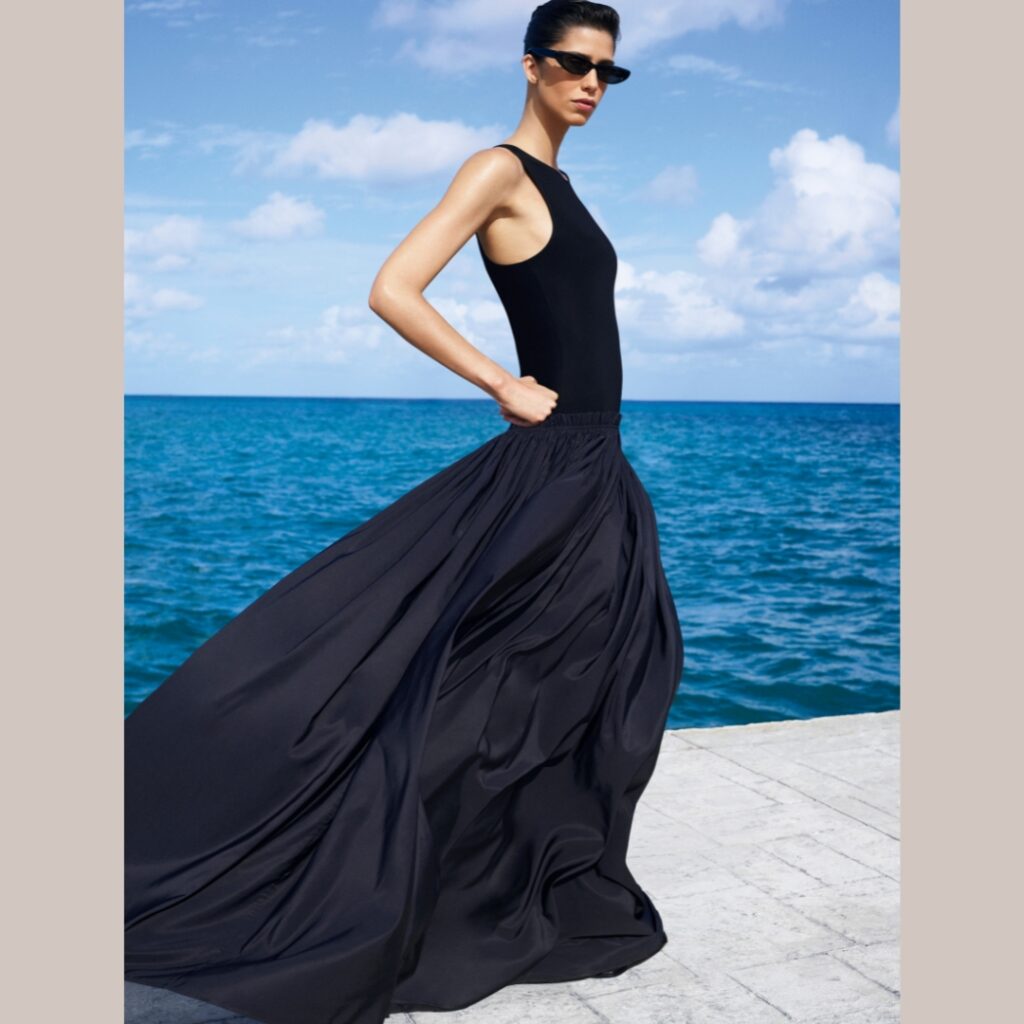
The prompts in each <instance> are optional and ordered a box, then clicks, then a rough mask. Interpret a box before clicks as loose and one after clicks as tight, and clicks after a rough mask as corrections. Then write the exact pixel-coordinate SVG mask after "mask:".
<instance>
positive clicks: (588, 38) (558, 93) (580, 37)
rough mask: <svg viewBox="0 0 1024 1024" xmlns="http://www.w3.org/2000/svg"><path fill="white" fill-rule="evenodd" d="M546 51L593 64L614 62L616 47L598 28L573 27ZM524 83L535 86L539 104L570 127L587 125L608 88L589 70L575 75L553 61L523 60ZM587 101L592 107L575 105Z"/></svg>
mask: <svg viewBox="0 0 1024 1024" xmlns="http://www.w3.org/2000/svg"><path fill="white" fill-rule="evenodd" d="M549 49H552V50H568V51H570V52H571V53H578V54H580V55H582V56H584V57H587V58H588V59H589V60H592V61H593V62H594V63H595V64H598V63H600V62H602V61H613V60H614V58H615V44H614V41H613V40H612V37H611V35H610V34H609V33H607V32H605V31H603V30H602V29H598V28H590V27H584V26H574V27H573V28H571V29H569V31H567V32H566V33H565V34H564V35H563V36H562V38H561V39H560V40H559V41H558V42H557V43H554V44H552V46H551V47H549ZM523 67H524V68H525V69H526V74H527V79H528V80H529V81H530V82H531V83H534V84H535V85H536V94H537V99H538V101H539V102H540V103H541V104H542V105H543V106H544V107H545V108H546V109H547V110H549V111H550V112H551V113H552V115H554V117H556V118H558V119H559V120H562V121H564V122H566V123H567V124H570V125H579V124H586V123H587V121H589V120H590V118H591V117H593V115H594V111H595V110H596V109H597V106H598V104H599V103H600V102H601V98H602V97H603V96H604V94H605V90H606V89H607V88H608V85H607V83H605V82H602V81H600V79H598V77H597V71H596V70H595V69H593V68H591V70H590V71H588V72H587V74H585V75H574V74H572V73H570V72H568V71H566V70H565V68H563V67H562V65H561V64H559V63H558V61H557V60H555V58H554V57H537V58H534V57H533V56H531V55H530V54H526V55H525V56H524V57H523ZM577 100H589V101H590V103H591V104H592V105H590V106H588V105H586V104H584V103H578V102H576V101H577Z"/></svg>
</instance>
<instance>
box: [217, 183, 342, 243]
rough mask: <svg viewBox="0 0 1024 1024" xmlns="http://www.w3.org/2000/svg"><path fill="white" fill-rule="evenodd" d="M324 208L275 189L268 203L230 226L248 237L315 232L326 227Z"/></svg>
mask: <svg viewBox="0 0 1024 1024" xmlns="http://www.w3.org/2000/svg"><path fill="white" fill-rule="evenodd" d="M323 222H324V211H323V210H321V209H320V208H319V207H318V206H316V205H315V204H314V203H311V202H309V201H307V200H304V199H295V198H294V197H292V196H287V195H285V194H284V193H283V192H272V193H271V195H270V197H269V198H268V199H267V201H266V202H265V203H262V204H261V205H260V206H257V207H256V208H255V209H254V210H252V211H250V213H249V214H248V216H246V217H245V218H243V219H242V220H237V221H233V222H232V224H231V227H232V228H233V229H234V230H235V231H236V232H238V234H240V235H245V236H246V237H248V238H267V239H275V240H276V239H282V238H291V237H293V236H295V235H314V234H317V233H318V232H320V231H322V230H323Z"/></svg>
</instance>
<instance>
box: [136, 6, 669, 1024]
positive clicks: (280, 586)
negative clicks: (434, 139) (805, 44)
mask: <svg viewBox="0 0 1024 1024" xmlns="http://www.w3.org/2000/svg"><path fill="white" fill-rule="evenodd" d="M618 38H619V21H618V16H617V15H616V13H615V12H614V10H612V9H611V8H610V7H607V6H605V5H603V4H592V3H573V2H569V3H566V2H556V3H547V4H544V5H542V6H541V7H538V8H537V10H536V11H535V12H534V15H533V18H532V20H531V22H530V25H529V29H528V31H527V35H526V47H525V49H526V52H525V53H524V56H523V59H522V66H523V70H524V73H525V76H526V79H527V98H526V106H525V109H524V112H523V116H522V120H521V121H520V124H519V126H518V127H517V129H516V130H515V132H514V133H513V134H512V136H511V138H510V140H509V141H507V142H503V143H500V144H498V145H496V146H494V147H491V148H488V149H485V150H483V151H481V152H478V153H474V154H473V155H472V156H470V157H469V158H468V159H467V160H466V161H465V163H464V164H463V166H462V167H461V168H460V169H459V171H458V172H457V174H456V176H455V179H454V180H453V182H452V184H451V186H450V187H449V189H448V191H447V192H446V194H445V196H444V198H443V200H442V201H441V202H440V203H439V204H438V206H437V207H436V209H434V210H432V211H431V212H430V213H429V214H428V215H427V216H426V217H425V218H424V219H423V221H421V223H420V224H418V225H417V226H416V228H415V229H414V230H413V231H412V232H411V233H410V234H409V236H408V237H407V238H406V239H405V240H404V241H403V242H402V243H401V245H400V246H399V247H398V248H397V249H396V250H395V252H394V253H393V254H392V255H391V256H390V257H389V259H388V260H387V262H386V263H385V264H384V266H383V267H382V268H381V270H380V273H379V274H378V275H377V280H376V281H375V283H374V288H373V294H372V296H371V306H372V308H373V309H374V310H375V311H376V312H377V313H378V314H379V315H380V316H381V317H383V318H384V319H385V320H386V321H387V322H388V323H389V324H391V325H392V326H393V327H394V328H395V330H396V331H398V332H399V333H401V334H402V336H403V337H405V338H406V339H407V340H409V341H410V342H411V343H413V344H415V345H416V346H417V347H418V348H420V349H422V350H423V351H424V352H425V353H426V354H428V355H429V356H431V357H433V358H435V359H438V360H440V361H441V362H443V363H444V364H445V365H446V366H448V367H449V368H450V369H452V370H453V371H454V372H456V373H459V374H460V375H462V376H463V377H465V378H467V379H469V380H471V381H473V382H474V383H476V384H477V385H478V386H480V387H481V388H482V389H483V390H484V391H485V392H486V393H487V394H489V395H490V396H491V397H492V398H493V399H494V400H495V401H496V402H497V403H498V407H499V409H500V410H501V414H502V416H504V418H505V419H506V420H507V422H508V426H507V427H506V428H505V429H504V430H503V431H502V432H501V433H499V434H498V435H497V436H495V437H493V438H491V439H490V440H488V441H487V442H486V443H484V444H483V445H481V446H480V447H478V448H476V449H475V450H473V451H471V452H470V453H469V454H467V455H465V456H464V457H462V458H460V459H459V460H458V461H456V462H455V463H453V464H452V465H450V466H448V467H447V468H445V469H444V470H442V471H441V472H439V473H437V474H436V475H434V476H432V477H430V478H429V479H427V480H425V481H423V482H422V483H420V484H419V485H418V486H416V487H414V488H413V489H412V490H411V491H409V492H407V493H406V494H404V495H403V496H402V497H401V498H399V499H398V500H397V501H396V502H394V503H393V504H392V505H390V506H388V507H387V508H385V509H383V510H382V511H380V512H379V513H377V514H376V515H374V516H373V517H372V518H370V519H368V520H366V521H365V522H363V523H362V524H361V525H359V526H358V527H356V529H354V530H352V531H351V532H350V533H348V534H346V535H345V536H344V537H342V538H341V539H339V540H338V541H336V542H335V543H333V544H332V545H331V546H329V547H328V548H326V549H325V550H323V551H321V552H320V553H319V554H317V555H315V556H314V557H313V558H311V559H310V560H309V561H307V562H306V563H305V564H303V565H301V566H300V567H299V568H297V569H295V570H294V571H292V572H290V573H289V574H288V575H287V576H285V577H284V578H283V579H281V580H279V581H278V582H277V583H276V584H275V585H274V586H272V587H271V588H270V589H269V590H267V591H266V592H265V593H263V594H262V595H261V596H260V597H258V598H257V599H256V600H255V601H254V602H253V603H252V604H250V605H249V606H248V607H247V608H245V609H244V610H243V611H242V612H241V613H240V614H239V615H238V616H237V617H236V618H234V619H233V620H231V621H230V622H229V623H228V624H227V625H226V626H224V628H223V629H221V630H220V631H219V632H218V633H216V634H215V635H214V636H212V637H211V638H210V639H209V640H207V641H206V642H205V643H204V644H203V645H202V646H200V647H199V648H198V649H197V650H196V651H195V652H194V653H193V654H192V655H191V656H190V657H189V658H188V659H187V660H186V661H185V662H184V663H183V664H181V665H180V666H179V667H178V668H177V669H176V670H175V671H174V672H173V673H172V674H171V675H170V676H169V677H168V678H167V679H166V680H165V681H164V682H163V683H162V684H161V685H160V686H159V687H158V688H157V689H156V690H155V691H154V692H153V693H152V694H150V695H149V696H148V697H147V698H146V699H145V700H144V701H143V702H142V703H141V704H140V705H139V706H138V707H137V708H136V709H135V710H134V711H133V713H132V714H131V715H129V716H128V718H127V719H126V720H125V751H124V753H125V977H126V978H127V979H129V980H132V981H137V982H141V983H143V984H147V985H154V986H157V987H160V988H166V989H170V990H173V991H177V992H181V993H184V994H187V995H190V996H194V997H196V998H199V999H202V1000H205V1001H206V1002H210V1003H213V1004H216V1005H218V1006H221V1007H223V1008H225V1009H226V1010H229V1011H233V1012H235V1013H241V1014H244V1015H247V1016H249V1017H252V1018H254V1019H256V1020H258V1021H265V1022H267V1024H380V1022H381V1021H383V1020H384V1019H385V1018H386V1017H387V1016H388V1015H389V1014H392V1013H400V1012H410V1011H416V1010H454V1009H459V1008H462V1007H465V1006H468V1005H470V1004H471V1003H474V1002H477V1001H478V1000H480V999H483V998H484V997H485V996H488V995H490V994H491V993H493V992H495V991H497V990H498V989H500V988H503V987H505V986H507V985H518V984H527V983H538V982H559V981H568V980H573V979H578V978H586V977H595V976H607V975H613V974H618V973H621V972H622V971H625V970H627V969H628V968H630V967H632V966H633V965H635V964H637V963H639V962H640V961H642V960H645V959H647V958H648V957H650V956H652V955H654V954H655V953H656V952H657V951H658V950H659V949H660V948H661V947H662V946H663V945H664V943H665V942H666V941H667V937H666V935H665V932H664V929H663V927H662V922H661V919H660V917H659V915H658V911H657V909H656V907H655V906H654V904H653V903H652V901H651V900H650V898H649V897H648V895H647V894H646V893H645V892H644V891H643V889H642V888H641V886H640V885H639V884H638V883H637V881H636V880H635V879H634V878H633V876H632V874H631V873H630V871H629V869H628V867H627V866H626V851H627V846H628V842H629V834H630V828H631V825H632V819H633V813H634V809H635V806H636V803H637V800H638V799H639V797H640V794H641V792H642V791H643V789H644V787H645V786H646V784H647V782H648V780H649V779H650V777H651V774H652V772H653V770H654V766H655V762H656V760H657V757H658V753H659V750H660V747H661V742H662V738H663V735H664V729H665V725H666V721H667V717H668V712H669V707H670V705H671V702H672V698H673V696H674V694H675V691H676V687H677V685H678V683H679V680H680V676H681V673H682V667H683V640H682V636H681V633H680V628H679V621H678V618H677V615H676V609H675V606H674V604H673V600H672V596H671V594H670V592H669V588H668V585H667V582H666V579H665V574H664V571H663V567H662V563H661V558H660V554H659V544H658V532H657V524H656V521H655V515H654V511H653V508H652V506H651V502H650V499H649V497H648V495H647V493H646V492H645V490H644V488H643V486H642V484H641V482H640V480H639V479H638V478H637V476H636V474H635V472H634V471H633V469H632V467H631V466H630V464H629V462H628V461H627V459H626V458H625V456H624V454H623V451H622V447H621V439H620V433H619V425H620V422H621V412H620V396H621V384H622V370H621V361H620V354H619V337H618V330H617V326H616V320H615V307H614V297H613V290H614V282H615V275H616V255H615V250H614V249H613V247H612V244H611V242H610V241H609V240H608V238H607V237H606V235H605V234H604V232H603V231H602V230H601V229H600V227H599V226H598V225H597V223H596V222H595V221H594V219H593V218H592V217H591V215H590V214H589V213H588V211H587V209H586V207H585V206H584V205H583V203H582V202H581V201H580V199H579V197H578V196H577V195H576V192H575V191H574V189H573V184H572V181H571V179H570V177H569V176H568V175H567V174H565V173H564V172H563V171H562V170H561V169H560V168H559V167H558V164H557V151H558V146H559V144H560V142H561V140H562V138H563V137H564V135H565V133H566V132H567V131H568V130H569V128H571V127H574V126H580V125H584V124H586V123H587V121H588V120H589V119H590V118H592V117H593V116H594V114H595V111H596V109H597V108H598V107H599V106H600V104H601V103H602V102H603V100H604V98H605V93H606V92H607V88H608V86H609V85H611V84H615V83H616V82H620V81H623V80H624V79H625V77H626V76H627V75H628V72H627V71H625V70H624V69H622V68H619V67H617V66H616V65H615V63H614V49H615V42H616V40H617V39H618ZM474 233H475V234H476V237H477V241H478V244H479V246H480V251H481V255H482V257H483V261H484V265H485V267H486V270H487V273H488V274H489V276H490V278H491V281H492V282H493V284H494V287H495V289H496V290H497V293H498V295H499V296H500V298H501V301H502V302H503V304H504V306H505V309H506V311H507V314H508V318H509V321H510V323H511V327H512V331H513V334H514V337H515V343H516V347H517V352H518V357H519V364H520V366H519V370H520V375H519V376H515V375H513V374H511V373H509V372H508V371H507V370H505V369H504V368H502V367H501V366H499V365H497V364H496V363H494V362H493V361H492V360H490V359H488V358H487V357H486V356H484V355H483V354H482V353H480V352H479V351H478V350H477V349H475V348H474V347H473V346H471V345H470V344H469V343H468V342H467V341H465V339H463V338H461V337H460V336H459V335H457V334H456V332H455V331H454V330H453V329H452V328H451V326H450V325H448V324H447V323H446V322H445V321H444V320H443V319H442V318H441V317H440V316H439V315H438V314H437V312H436V311H435V310H433V309H432V307H430V306H429V305H428V304H427V303H426V301H425V300H424V299H423V297H422V289H423V288H424V287H426V285H427V284H428V283H429V281H430V280H431V279H432V278H433V277H434V276H435V275H436V273H437V272H438V270H439V269H440V268H441V267H443V266H444V264H445V263H446V262H447V261H448V260H449V259H450V258H451V256H452V255H453V254H454V253H455V252H457V251H458V249H459V248H460V247H461V246H462V245H463V244H465V242H466V241H467V240H468V239H469V237H470V236H471V235H473V234H474Z"/></svg>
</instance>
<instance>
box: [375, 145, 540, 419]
mask: <svg viewBox="0 0 1024 1024" xmlns="http://www.w3.org/2000/svg"><path fill="white" fill-rule="evenodd" d="M510 156H511V154H508V153H507V152H506V151H504V150H498V149H486V150H481V151H480V152H477V153H474V154H473V155H472V156H470V157H469V158H468V159H467V160H466V161H465V162H464V163H463V164H462V166H461V167H460V168H459V170H458V172H457V173H456V175H455V177H454V179H453V180H452V182H451V184H450V185H449V186H448V190H447V191H446V192H445V194H444V196H443V197H442V198H441V201H440V202H439V203H438V204H437V206H435V207H434V209H432V210H431V211H430V212H429V213H428V214H427V215H426V216H425V217H424V218H423V219H422V220H421V221H420V222H419V223H418V224H417V225H416V226H415V227H414V228H413V229H412V231H410V232H409V234H408V235H407V236H406V237H405V238H404V239H403V240H402V242H401V243H400V244H399V245H398V247H397V248H396V249H395V250H394V252H392V253H391V255H390V256H389V257H388V258H387V260H385V262H384V264H383V265H382V266H381V268H380V270H379V271H378V272H377V276H376V278H375V279H374V282H373V287H372V288H371V289H370V297H369V305H370V308H371V309H372V310H373V311H374V312H375V313H376V314H377V315H378V316H379V317H381V319H382V320H384V321H386V322H387V323H388V324H389V325H390V326H391V327H393V328H394V329H395V330H396V331H397V332H398V333H399V334H400V335H401V336H402V337H403V338H405V340H406V341H408V342H409V343H410V344H412V345H414V346H415V347H416V348H418V349H419V350H420V351H421V352H424V353H425V354H426V355H428V356H430V357H431V358H432V359H435V360H437V362H439V363H441V364H442V365H443V366H446V367H447V368H448V369H449V370H451V371H452V372H453V373H457V374H458V375H459V376H460V377H462V378H464V379H465V380H468V381H469V382H470V383H471V384H474V385H476V386H477V387H479V388H481V389H482V390H483V391H485V392H486V393H487V394H488V395H490V396H491V397H492V398H494V399H495V400H496V401H497V402H498V404H499V405H500V406H501V411H502V415H503V416H504V417H505V419H507V420H509V421H510V422H513V423H516V422H518V423H524V424H532V423H537V422H539V421H541V420H543V419H546V418H547V416H548V414H549V413H550V412H551V411H552V409H553V408H554V406H555V404H556V403H557V400H558V395H557V393H556V392H555V391H552V390H551V389H550V388H547V387H544V386H543V385H540V384H538V383H537V381H536V380H535V379H534V378H533V377H516V376H515V375H514V374H512V373H510V372H509V371H508V370H506V369H505V368H504V367H503V366H501V365H500V364H498V363H496V362H495V361H494V360H493V359H490V358H489V357H488V356H486V355H484V354H483V353H482V352H481V351H480V350H479V349H478V348H476V347H475V346H473V345H471V344H470V343H469V342H468V341H467V340H466V339H465V338H464V337H462V335H461V334H459V332H458V331H456V330H455V328H454V327H452V325H451V324H450V323H448V321H447V320H445V318H444V317H443V316H441V314H440V313H438V311H437V310H436V309H435V308H434V307H433V306H432V305H431V304H430V303H429V302H428V301H427V300H426V299H425V298H424V296H423V292H424V291H425V289H426V288H427V286H428V285H429V284H430V282H431V281H433V280H434V278H435V277H436V276H437V275H438V273H440V271H441V270H442V269H443V268H444V267H445V266H446V264H447V263H448V262H449V260H451V258H452V257H453V256H454V255H455V254H456V253H457V252H458V251H459V250H460V249H461V248H462V247H463V246H464V245H465V244H466V242H467V241H468V240H469V239H470V238H471V237H472V236H473V235H474V234H475V233H476V231H477V230H478V229H479V228H480V227H481V226H482V225H483V224H484V223H486V221H487V220H488V218H490V217H491V216H492V215H493V214H494V212H495V211H496V210H498V209H500V208H502V207H503V206H505V204H506V203H507V202H508V199H509V196H510V195H511V194H512V192H513V190H514V189H515V187H516V185H517V183H518V182H519V180H520V177H521V175H522V173H523V172H522V168H521V165H520V164H519V161H518V160H517V159H515V158H514V157H513V158H512V159H511V160H510V159H509V157H510Z"/></svg>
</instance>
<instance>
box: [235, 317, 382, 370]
mask: <svg viewBox="0 0 1024 1024" xmlns="http://www.w3.org/2000/svg"><path fill="white" fill-rule="evenodd" d="M385 330H389V329H388V328H386V325H385V324H383V323H382V322H381V321H380V320H379V319H377V318H375V317H374V315H373V314H372V313H371V312H370V310H369V308H368V307H367V306H365V305H333V306H328V307H327V308H326V309H325V310H323V312H322V313H321V314H320V316H319V318H318V319H317V322H316V323H315V324H314V325H313V326H312V327H296V326H294V325H292V324H289V325H287V326H285V327H279V328H274V329H273V330H269V331H267V333H266V340H265V341H262V342H259V343H257V344H256V345H253V346H251V347H250V348H249V350H248V352H247V353H246V355H245V361H246V366H247V367H248V368H251V367H254V366H260V365H264V364H267V363H287V364H289V365H307V366H308V365H310V364H312V365H329V366H333V365H337V364H339V363H348V362H351V360H352V357H353V356H355V355H358V354H359V353H360V352H365V351H367V350H372V349H376V348H377V347H378V346H379V345H380V342H381V339H382V338H383V337H384V333H385Z"/></svg>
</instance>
